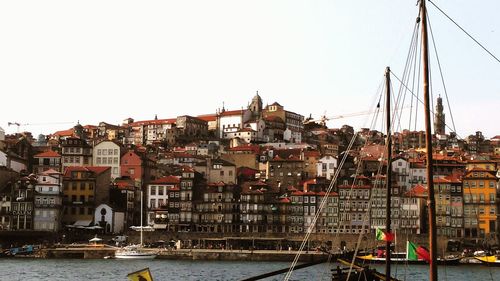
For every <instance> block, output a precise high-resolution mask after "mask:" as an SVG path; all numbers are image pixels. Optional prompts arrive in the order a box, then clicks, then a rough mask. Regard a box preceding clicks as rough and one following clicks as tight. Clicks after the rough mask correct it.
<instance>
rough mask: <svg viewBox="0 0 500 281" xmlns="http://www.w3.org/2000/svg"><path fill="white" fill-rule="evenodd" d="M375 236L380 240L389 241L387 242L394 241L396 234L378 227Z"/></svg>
mask: <svg viewBox="0 0 500 281" xmlns="http://www.w3.org/2000/svg"><path fill="white" fill-rule="evenodd" d="M375 237H376V238H377V240H378V241H387V242H392V241H394V234H393V233H392V232H384V231H382V230H381V229H380V228H378V227H377V230H376V232H375Z"/></svg>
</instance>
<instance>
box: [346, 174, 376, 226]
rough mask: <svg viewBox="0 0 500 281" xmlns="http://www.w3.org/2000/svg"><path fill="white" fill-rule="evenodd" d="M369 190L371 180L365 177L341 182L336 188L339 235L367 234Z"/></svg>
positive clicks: (368, 224)
mask: <svg viewBox="0 0 500 281" xmlns="http://www.w3.org/2000/svg"><path fill="white" fill-rule="evenodd" d="M353 180H354V182H353ZM371 188H372V183H371V180H370V179H369V178H367V177H365V176H357V177H356V178H355V179H353V178H343V179H342V180H341V182H340V185H339V186H338V193H339V228H340V233H352V234H356V233H369V230H370V223H369V222H370V214H369V212H368V208H369V204H370V198H371V197H370V196H371V194H370V193H371Z"/></svg>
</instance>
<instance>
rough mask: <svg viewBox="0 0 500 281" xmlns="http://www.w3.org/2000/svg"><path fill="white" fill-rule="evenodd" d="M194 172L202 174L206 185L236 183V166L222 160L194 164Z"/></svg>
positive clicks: (209, 160) (208, 160)
mask: <svg viewBox="0 0 500 281" xmlns="http://www.w3.org/2000/svg"><path fill="white" fill-rule="evenodd" d="M194 170H195V171H196V172H198V173H200V174H202V175H203V176H204V177H205V178H206V179H207V182H208V183H218V182H224V183H227V184H234V183H236V166H235V165H234V164H232V163H230V162H228V161H225V160H222V159H207V161H206V162H201V163H198V164H196V165H195V166H194Z"/></svg>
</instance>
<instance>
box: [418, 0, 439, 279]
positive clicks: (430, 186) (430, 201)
mask: <svg viewBox="0 0 500 281" xmlns="http://www.w3.org/2000/svg"><path fill="white" fill-rule="evenodd" d="M420 17H421V18H422V65H423V68H422V69H423V82H424V87H423V89H424V107H425V110H424V111H425V147H426V150H427V193H428V195H427V208H428V211H429V213H428V215H429V248H430V257H431V262H430V272H429V273H430V275H429V280H431V281H437V279H438V273H437V264H436V257H437V242H436V210H435V205H436V202H435V200H434V177H433V171H432V161H433V160H432V133H431V113H430V98H429V81H430V80H429V50H428V46H429V42H428V38H427V10H426V8H425V0H421V1H420Z"/></svg>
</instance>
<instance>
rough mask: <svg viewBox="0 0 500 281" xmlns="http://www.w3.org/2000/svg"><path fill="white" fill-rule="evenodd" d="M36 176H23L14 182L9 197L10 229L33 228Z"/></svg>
mask: <svg viewBox="0 0 500 281" xmlns="http://www.w3.org/2000/svg"><path fill="white" fill-rule="evenodd" d="M36 183H37V181H36V177H35V176H34V175H30V176H24V177H21V178H20V179H19V181H18V182H17V183H15V184H14V190H13V196H12V197H11V199H12V201H11V213H12V217H11V225H10V229H11V230H33V209H34V204H33V202H34V200H33V199H34V194H35V185H36Z"/></svg>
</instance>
